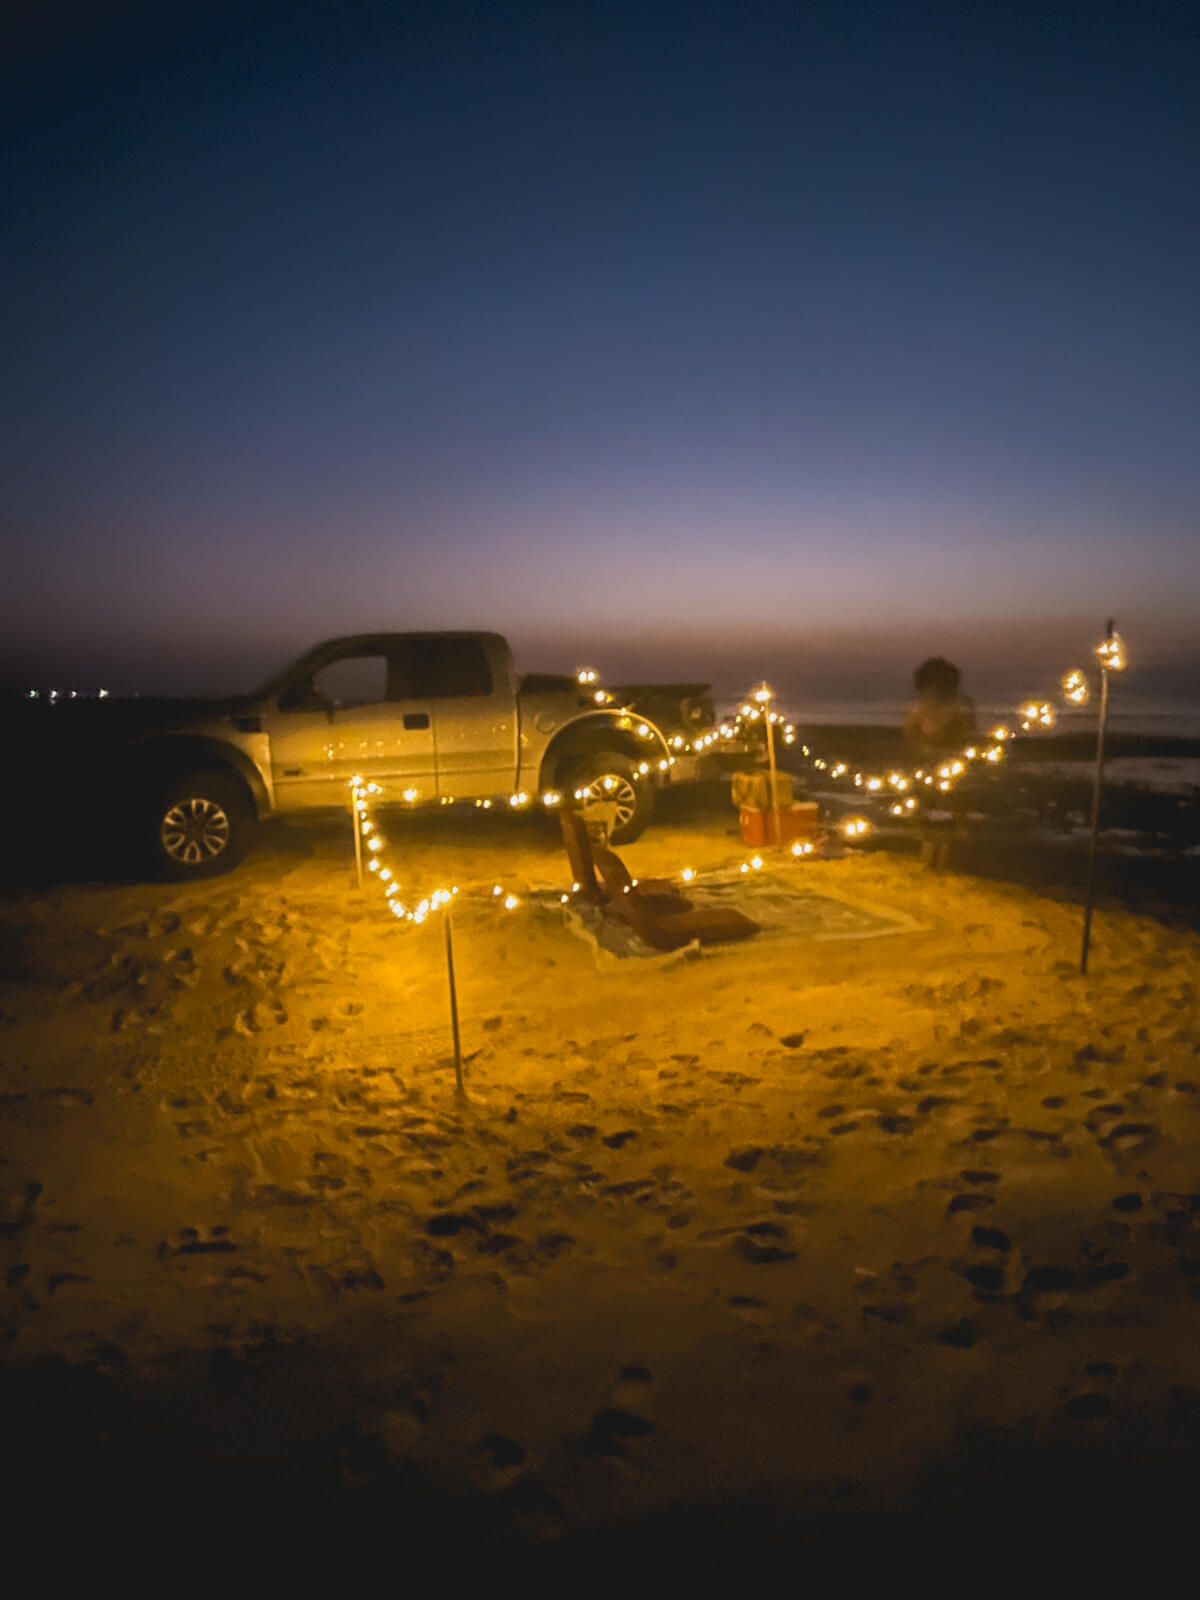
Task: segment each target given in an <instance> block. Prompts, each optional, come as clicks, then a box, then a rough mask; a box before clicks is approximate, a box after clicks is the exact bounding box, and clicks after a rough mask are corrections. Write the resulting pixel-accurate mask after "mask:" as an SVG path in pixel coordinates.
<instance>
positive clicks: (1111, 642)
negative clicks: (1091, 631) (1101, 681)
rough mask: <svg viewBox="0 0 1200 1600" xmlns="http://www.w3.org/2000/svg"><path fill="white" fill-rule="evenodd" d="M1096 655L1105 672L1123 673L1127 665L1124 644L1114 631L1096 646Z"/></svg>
mask: <svg viewBox="0 0 1200 1600" xmlns="http://www.w3.org/2000/svg"><path fill="white" fill-rule="evenodd" d="M1096 655H1097V657H1098V658H1099V661H1100V665H1101V667H1102V668H1103V670H1104V671H1105V672H1124V670H1125V668H1126V665H1127V661H1126V657H1125V643H1124V640H1123V639H1122V638H1121V635H1120V634H1119V633H1117V632H1116V631H1115V630H1113V631H1111V632H1110V633H1109V635H1108V637H1107V638H1106V639H1102V640H1101V641H1100V643H1099V644H1098V645H1097V646H1096Z"/></svg>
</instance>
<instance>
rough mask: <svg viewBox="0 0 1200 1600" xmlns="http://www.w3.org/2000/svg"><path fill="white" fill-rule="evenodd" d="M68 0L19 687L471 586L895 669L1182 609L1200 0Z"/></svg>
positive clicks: (1193, 443) (652, 625) (584, 621)
mask: <svg viewBox="0 0 1200 1600" xmlns="http://www.w3.org/2000/svg"><path fill="white" fill-rule="evenodd" d="M33 16H34V14H33V13H32V12H31V13H30V16H29V19H27V20H26V21H25V22H24V23H22V24H19V25H18V27H17V29H16V31H15V33H14V34H12V35H11V36H10V39H9V42H8V44H7V45H6V49H5V58H6V65H5V69H4V70H5V84H4V96H3V98H4V109H3V112H2V116H3V120H4V130H3V131H4V144H5V150H6V153H7V157H8V159H7V162H6V167H7V175H8V181H7V182H6V184H5V186H4V200H3V228H2V244H0V248H2V251H3V273H4V277H3V297H2V302H0V305H2V309H0V315H2V316H3V319H4V328H3V349H4V352H5V362H4V366H5V380H4V384H3V417H2V422H3V428H2V443H0V450H2V452H3V460H2V471H0V485H2V488H0V493H2V495H3V502H2V505H3V522H4V542H3V548H2V551H0V637H2V639H3V643H2V645H0V657H2V666H3V671H4V673H5V674H6V675H7V676H8V677H9V678H10V679H15V678H18V677H20V676H21V675H22V674H27V675H30V676H31V677H32V678H33V679H41V680H42V681H45V680H46V679H47V677H48V675H50V674H52V673H56V674H62V673H67V674H68V675H72V680H71V681H78V682H79V683H80V686H81V687H82V686H84V684H85V683H90V682H95V681H106V680H107V681H110V682H111V683H113V684H114V685H115V686H116V687H117V688H142V689H148V688H154V687H168V688H192V687H196V688H203V687H212V688H220V687H229V688H232V687H237V686H249V685H250V684H251V683H253V682H254V681H256V680H257V678H258V677H260V676H263V675H265V673H266V672H267V671H268V670H269V669H270V668H271V667H272V666H273V665H275V664H277V663H278V662H279V661H280V660H281V659H283V658H285V657H287V656H288V655H290V654H293V653H296V652H297V651H298V650H299V649H301V648H303V647H304V646H305V645H307V644H309V643H311V642H313V641H314V640H315V639H317V638H320V637H323V636H325V635H329V634H334V633H343V632H353V631H357V630H360V629H369V628H395V629H403V628H408V627H414V628H420V627H441V626H458V627H492V628H498V629H501V630H504V631H507V632H508V633H509V634H510V636H511V637H512V638H513V639H514V640H515V642H516V644H517V645H518V648H519V653H520V657H521V660H522V663H523V664H524V665H526V666H528V667H544V668H552V667H555V666H558V667H565V668H570V667H573V666H575V665H577V664H578V663H579V661H582V660H590V661H592V662H593V663H594V664H596V665H598V666H600V667H602V668H604V669H606V670H608V671H609V672H610V673H616V674H620V673H621V672H627V671H635V670H644V669H645V670H648V669H651V668H653V669H655V670H658V671H661V672H668V671H669V672H671V673H675V672H678V673H682V674H691V673H697V674H699V675H702V676H705V677H709V676H712V675H714V674H716V675H717V676H718V677H720V675H721V673H723V672H724V673H727V674H734V673H736V672H740V671H741V670H742V668H743V665H744V666H745V667H746V668H747V669H749V667H750V665H751V664H752V663H753V664H755V665H757V666H758V667H759V669H760V670H761V671H766V672H768V673H772V674H775V675H777V676H780V677H782V678H784V679H795V680H797V681H799V680H802V679H803V678H804V676H805V674H809V675H810V676H811V679H812V681H813V682H814V683H816V682H820V683H821V684H822V686H823V688H824V690H825V692H829V691H830V690H831V689H833V688H835V687H836V683H837V681H838V680H839V678H840V680H841V681H842V682H844V683H845V684H846V685H847V686H848V687H850V688H853V687H854V685H856V684H857V683H858V682H859V681H860V679H861V678H862V674H863V673H864V672H866V675H867V676H868V677H869V675H870V670H874V668H873V665H872V664H877V665H878V667H879V672H880V682H883V681H885V680H886V679H887V677H888V674H892V673H897V674H899V677H898V679H897V689H898V691H900V692H902V687H903V685H902V679H903V675H904V674H905V673H906V672H907V670H908V668H909V667H910V666H911V664H912V660H913V659H914V652H918V653H922V654H923V653H927V651H928V650H929V649H949V650H951V651H953V652H955V653H956V654H957V655H958V656H959V658H960V659H962V660H963V662H964V665H965V666H966V667H967V669H968V671H974V672H975V673H976V674H979V675H985V676H986V675H987V674H989V673H990V674H992V675H993V676H996V675H998V674H1001V673H1003V672H1005V671H1006V670H1007V667H1008V665H1009V664H1010V663H1011V661H1012V660H1014V659H1015V660H1016V661H1017V663H1018V667H1019V668H1020V667H1021V666H1023V664H1024V662H1025V661H1026V660H1027V661H1028V667H1029V671H1030V672H1031V673H1032V672H1035V671H1039V670H1043V669H1044V668H1046V667H1047V666H1048V667H1051V668H1057V667H1058V666H1059V665H1062V666H1067V665H1071V664H1074V661H1075V660H1076V659H1077V658H1078V657H1079V656H1080V654H1081V650H1080V645H1081V643H1083V644H1086V642H1087V641H1088V640H1090V638H1091V637H1092V634H1093V633H1094V632H1095V631H1096V629H1097V627H1098V625H1099V623H1100V622H1102V620H1103V618H1104V617H1105V616H1106V615H1107V614H1109V612H1111V611H1115V612H1116V613H1117V614H1118V616H1119V619H1120V621H1121V623H1122V626H1123V628H1124V629H1125V631H1126V633H1127V634H1128V635H1130V636H1132V637H1135V638H1136V639H1137V641H1138V643H1137V653H1138V654H1139V655H1140V657H1141V658H1142V659H1143V660H1144V661H1150V662H1154V661H1159V662H1163V663H1168V664H1169V663H1171V662H1172V661H1176V662H1177V661H1179V660H1181V659H1182V658H1183V657H1184V656H1186V654H1187V651H1188V647H1189V639H1194V638H1195V637H1196V635H1197V632H1198V631H1200V630H1197V629H1196V627H1195V615H1196V597H1197V595H1198V594H1200V536H1198V535H1197V527H1198V526H1200V448H1197V446H1198V434H1200V429H1198V422H1200V403H1198V393H1200V311H1198V307H1197V287H1196V286H1197V284H1198V283H1200V182H1198V181H1197V179H1198V173H1200V159H1198V158H1200V109H1198V103H1200V102H1198V97H1197V94H1196V89H1195V85H1196V81H1197V77H1196V75H1197V71H1198V69H1200V11H1198V10H1197V8H1196V7H1195V6H1194V5H1191V4H1178V5H1175V4H1163V5H1150V6H1140V5H1135V4H1130V3H1129V0H1125V3H1121V4H1108V3H1104V0H1101V3H1099V4H1094V5H1087V6H1078V7H1075V6H1066V5H1057V4H1054V3H1045V0H1043V3H1040V4H1030V5H1021V4H1009V5H1004V6H991V5H987V6H972V5H969V4H968V5H961V6H954V7H945V8H940V7H938V6H928V5H921V6H917V5H911V6H910V5H905V4H903V3H893V4H886V5H881V6H874V5H868V4H862V3H859V0H855V3H853V4H849V3H835V4H831V5H828V6H814V7H796V6H792V5H755V4H732V3H727V4H720V5H718V4H711V3H705V0H693V3H692V4H688V5H684V6H678V7H677V6H674V5H670V4H663V3H651V0H642V3H639V4H629V5H626V4H622V3H619V0H610V3H606V4H603V5H595V6H592V5H583V4H572V3H570V0H558V3H549V4H546V5H543V6H536V5H529V6H519V5H507V6H506V5H487V4H480V5H476V6H473V7H470V8H465V7H461V6H458V5H456V4H453V3H449V4H445V3H443V4H438V5H431V6H423V5H419V4H401V5H395V6H391V7H381V8H379V9H370V8H364V7H355V6H353V5H347V6H339V7H336V8H335V7H329V8H308V7H304V6H303V5H300V6H286V7H285V6H278V7H276V6H255V5H240V6H236V7H222V6H217V5H204V4H199V3H194V4H189V3H184V0H181V3H180V4H177V5H169V6H163V5H159V6H155V7H153V8H133V7H120V6H106V5H104V4H97V5H92V6H89V7H86V8H84V10H83V14H82V15H78V14H77V13H76V12H75V11H74V10H71V9H67V8H63V7H61V6H60V7H55V6H53V5H51V6H44V7H40V8H38V11H37V13H36V20H32V19H33ZM1006 657H1007V658H1008V659H1006ZM1060 657H1061V658H1062V659H1061V661H1060ZM1010 677H1011V678H1012V680H1013V681H1023V679H1022V671H1021V670H1017V671H1015V672H1014V673H1012V674H1010ZM1034 681H1035V686H1036V680H1034Z"/></svg>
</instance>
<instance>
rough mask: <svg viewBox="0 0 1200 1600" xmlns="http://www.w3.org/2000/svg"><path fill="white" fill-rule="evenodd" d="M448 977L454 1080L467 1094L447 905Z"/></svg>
mask: <svg viewBox="0 0 1200 1600" xmlns="http://www.w3.org/2000/svg"><path fill="white" fill-rule="evenodd" d="M445 921H446V977H447V979H448V980H449V984H450V1032H451V1034H452V1036H453V1038H454V1081H455V1083H456V1084H457V1086H458V1092H459V1094H461V1095H465V1094H466V1092H467V1091H466V1088H465V1087H464V1085H463V1066H462V1041H461V1039H460V1038H459V1033H458V990H457V988H456V987H455V982H454V934H453V931H452V930H451V926H450V907H449V906H447V907H446V911H445Z"/></svg>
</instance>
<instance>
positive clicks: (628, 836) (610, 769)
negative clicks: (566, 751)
mask: <svg viewBox="0 0 1200 1600" xmlns="http://www.w3.org/2000/svg"><path fill="white" fill-rule="evenodd" d="M563 787H564V788H565V789H566V792H567V795H568V796H578V803H579V804H580V805H581V806H582V807H583V809H584V811H585V813H586V812H591V813H592V814H593V815H595V816H596V817H598V818H602V819H603V820H604V821H606V822H607V823H608V837H609V840H610V841H611V842H612V843H613V844H631V843H632V842H633V840H634V839H637V838H638V837H640V835H641V834H643V833H644V832H645V831H646V828H647V827H648V826H649V823H650V819H651V817H652V816H653V815H654V790H653V788H652V787H651V785H650V783H649V781H648V779H646V778H644V777H643V776H642V775H641V774H640V773H639V772H638V769H637V767H636V766H635V764H634V763H633V762H632V761H631V760H630V759H629V757H628V756H622V755H617V754H616V753H615V752H614V753H611V754H610V753H609V752H607V751H603V750H601V751H599V752H597V754H596V755H593V756H585V757H583V759H582V760H580V761H577V762H576V763H575V764H574V765H573V766H572V767H571V768H570V769H569V770H568V772H567V774H566V777H565V778H564V779H563Z"/></svg>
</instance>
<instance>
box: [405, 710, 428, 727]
mask: <svg viewBox="0 0 1200 1600" xmlns="http://www.w3.org/2000/svg"><path fill="white" fill-rule="evenodd" d="M404 726H405V727H406V728H407V729H409V731H410V732H411V731H413V730H414V729H416V728H427V727H428V726H429V713H428V711H406V712H405V713H404Z"/></svg>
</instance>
